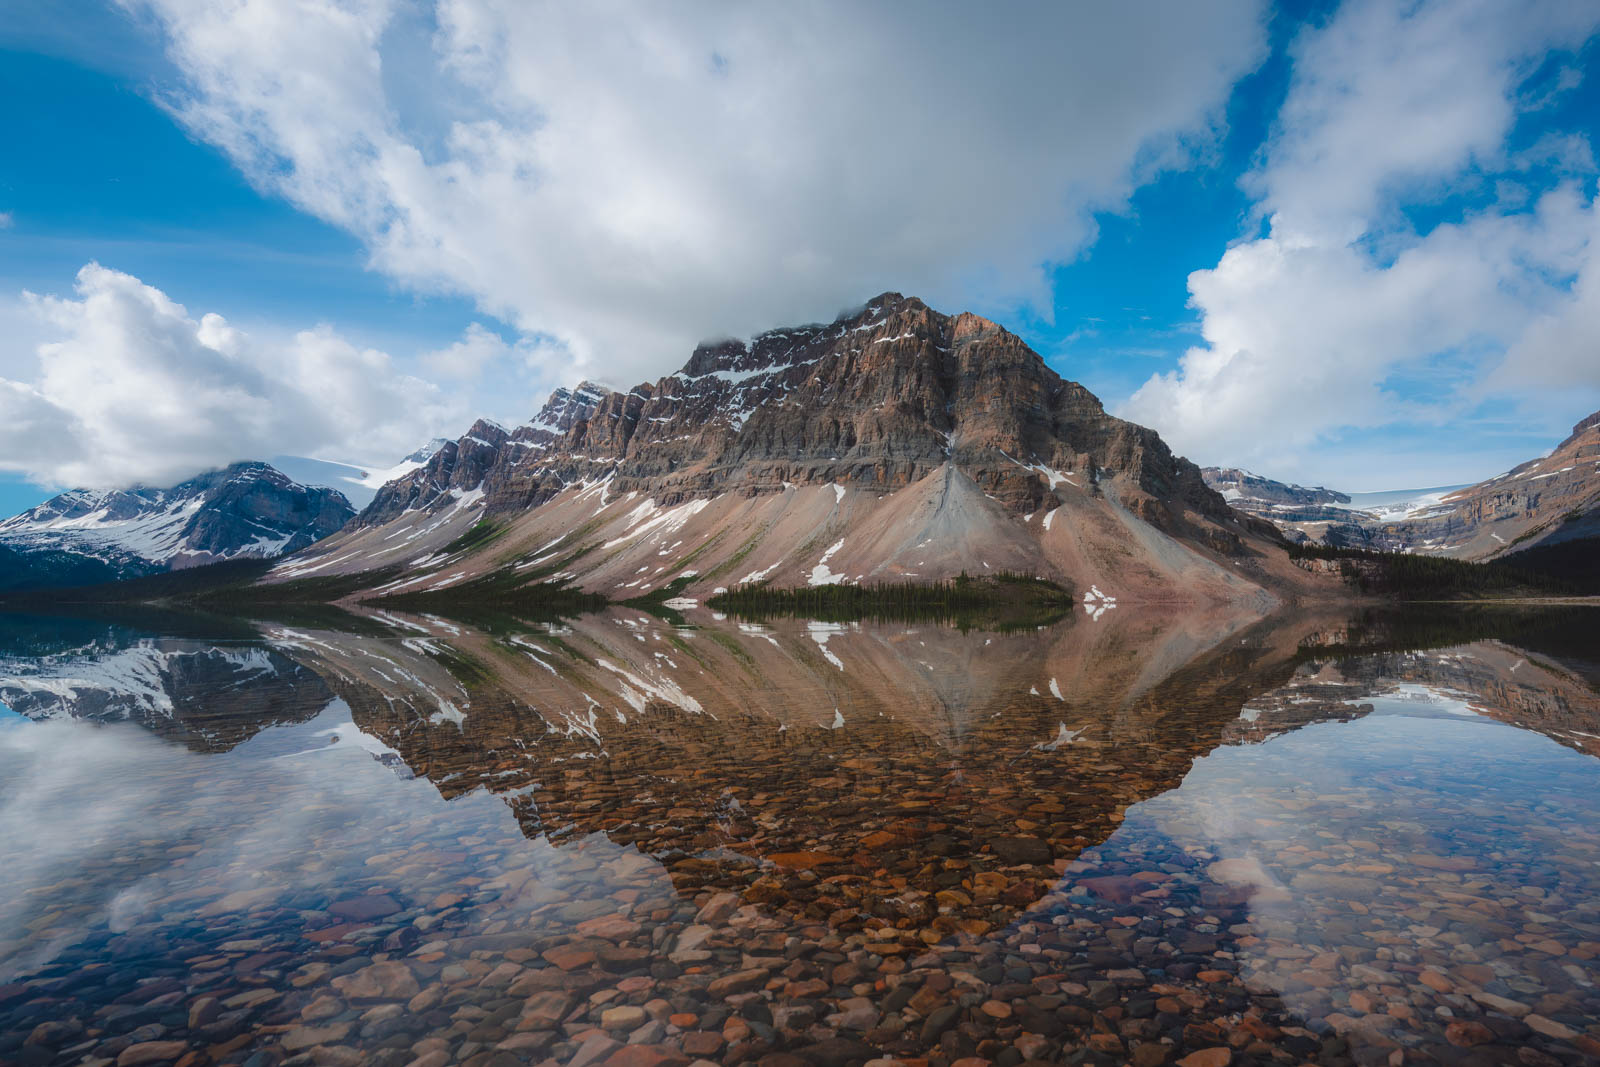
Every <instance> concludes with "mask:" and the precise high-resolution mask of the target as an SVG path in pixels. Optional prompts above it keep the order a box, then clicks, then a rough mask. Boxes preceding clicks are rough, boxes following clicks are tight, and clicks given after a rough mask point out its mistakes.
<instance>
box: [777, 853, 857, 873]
mask: <svg viewBox="0 0 1600 1067" xmlns="http://www.w3.org/2000/svg"><path fill="white" fill-rule="evenodd" d="M767 859H769V860H771V861H772V862H773V863H775V864H777V865H778V866H779V867H788V868H790V869H792V870H809V869H810V868H812V867H828V866H832V865H833V864H837V863H843V862H844V860H842V859H840V858H839V857H838V856H835V855H832V854H831V853H828V852H774V853H773V854H772V855H770V856H768V857H767Z"/></svg>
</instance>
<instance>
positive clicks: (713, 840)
mask: <svg viewBox="0 0 1600 1067" xmlns="http://www.w3.org/2000/svg"><path fill="white" fill-rule="evenodd" d="M1591 620H1595V621H1600V615H1595V616H1591V615H1589V614H1588V613H1587V612H1585V611H1583V610H1581V609H1580V610H1569V611H1566V612H1564V613H1561V614H1559V615H1550V614H1545V615H1531V614H1522V615H1517V616H1504V615H1485V614H1484V613H1477V614H1475V615H1472V616H1470V617H1469V616H1466V615H1462V616H1460V617H1449V616H1433V617H1428V618H1425V619H1420V620H1419V619H1416V618H1407V617H1392V618H1391V617H1382V616H1380V617H1372V616H1366V617H1361V618H1356V619H1350V618H1346V617H1344V616H1342V615H1337V614H1335V615H1329V616H1310V615H1303V614H1302V615H1284V616H1278V617H1274V618H1270V619H1267V620H1264V621H1263V620H1255V619H1250V618H1238V617H1227V616H1218V615H1211V616H1182V615H1178V616H1174V615H1172V614H1170V613H1153V612H1152V613H1140V612H1138V611H1136V610H1133V609H1131V608H1127V607H1123V608H1119V609H1117V610H1116V611H1112V612H1103V613H1101V615H1100V616H1099V617H1097V618H1093V619H1091V618H1088V617H1082V616H1080V617H1079V618H1078V619H1076V620H1074V621H1073V622H1071V623H1069V624H1064V625H1062V626H1058V627H1052V628H1050V629H1045V630H1028V631H1025V632H1019V633H983V632H976V631H975V632H970V633H962V632H960V631H959V630H954V629H949V628H944V627H938V626H904V625H868V624H859V625H854V624H824V623H806V622H803V621H782V622H772V623H768V624H753V623H740V622H739V621H737V620H728V619H715V618H712V617H711V616H710V615H709V614H706V613H703V612H692V613H691V617H690V618H689V619H688V620H687V621H688V623H689V625H687V626H675V625H672V624H669V623H668V622H665V621H662V620H659V619H656V618H653V617H651V616H649V615H646V614H643V613H641V612H637V611H617V612H612V613H609V614H606V615H600V616H591V617H588V618H585V619H580V620H575V621H573V622H571V623H568V624H563V625H559V626H548V625H532V624H527V625H521V624H516V623H514V622H511V621H509V620H504V619H499V620H492V621H490V622H487V623H482V624H480V625H479V626H477V627H474V626H470V625H467V624H465V623H461V622H455V621H450V620H444V619H436V618H430V617H426V616H397V615H388V616H372V617H367V618H362V619H349V620H345V623H347V624H344V623H342V624H341V625H340V626H337V627H335V626H331V625H328V624H327V620H319V623H318V625H317V626H315V627H313V626H310V625H275V624H271V623H265V624H260V625H259V626H258V627H250V626H243V625H239V624H228V625H226V626H223V625H221V624H219V623H218V622H217V621H215V620H199V621H194V622H189V623H185V624H183V625H181V626H180V625H175V624H174V622H173V620H171V619H163V620H160V621H159V622H158V623H150V622H148V621H138V620H135V621H132V622H129V621H123V622H115V623H113V622H94V621H75V620H61V619H11V620H0V703H3V704H4V705H5V706H7V707H9V708H10V709H12V711H13V712H14V714H12V715H10V716H5V715H0V839H3V841H4V846H5V847H4V850H3V853H0V854H3V855H4V856H5V857H6V862H5V864H4V865H3V866H0V1061H3V1062H7V1063H11V1062H15V1063H22V1064H31V1063H39V1064H46V1063H63V1064H65V1063H83V1062H90V1063H113V1062H114V1063H119V1064H123V1065H132V1064H138V1063H166V1062H180V1061H181V1062H184V1063H186V1064H204V1063H215V1064H226V1063H237V1064H252V1065H264V1064H276V1063H285V1062H294V1063H306V1064H313V1063H315V1064H330V1063H336V1064H343V1063H379V1064H410V1063H413V1062H418V1063H421V1064H426V1065H429V1067H442V1065H444V1064H448V1063H472V1064H500V1063H508V1064H509V1063H524V1062H532V1063H538V1062H545V1061H548V1062H552V1063H579V1064H582V1063H616V1064H650V1063H670V1062H678V1063H685V1062H689V1061H692V1060H697V1059H700V1060H708V1061H711V1062H716V1063H738V1062H751V1063H755V1062H761V1063H767V1064H771V1065H774V1067H777V1065H782V1064H789V1063H793V1064H800V1063H819V1064H820V1063H840V1064H847V1063H859V1062H866V1061H868V1060H872V1059H890V1060H892V1059H898V1060H904V1061H928V1062H937V1063H952V1062H955V1061H957V1060H961V1059H968V1058H973V1057H976V1058H977V1060H978V1061H985V1060H986V1061H992V1062H995V1063H1000V1064H1014V1063H1021V1062H1024V1061H1045V1062H1093V1063H1125V1062H1133V1063H1139V1064H1160V1063H1166V1062H1184V1063H1187V1064H1210V1063H1228V1062H1232V1063H1274V1062H1281V1063H1304V1062H1325V1063H1348V1062H1356V1063H1363V1064H1367V1063H1528V1064H1544V1063H1580V1062H1587V1061H1590V1060H1592V1059H1594V1058H1596V1057H1600V990H1597V988H1596V985H1595V983H1596V980H1597V978H1600V967H1597V966H1596V963H1595V956H1596V953H1600V818H1597V816H1600V761H1597V757H1600V693H1597V691H1596V688H1595V684H1594V679H1595V673H1594V665H1593V663H1592V652H1591V653H1588V654H1586V653H1585V650H1586V649H1592V648H1593V647H1594V643H1593V642H1590V641H1588V640H1587V638H1586V635H1590V634H1594V633H1595V632H1596V630H1597V627H1596V626H1595V622H1594V621H1591ZM208 633H209V634H211V636H207V635H208Z"/></svg>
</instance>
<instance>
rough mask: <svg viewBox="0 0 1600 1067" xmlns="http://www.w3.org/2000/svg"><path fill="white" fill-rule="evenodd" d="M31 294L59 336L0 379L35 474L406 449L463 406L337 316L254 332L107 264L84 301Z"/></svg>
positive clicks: (119, 474) (92, 272) (125, 471)
mask: <svg viewBox="0 0 1600 1067" xmlns="http://www.w3.org/2000/svg"><path fill="white" fill-rule="evenodd" d="M26 302H27V305H28V307H29V309H30V310H31V312H32V313H33V315H34V316H35V318H36V320H37V325H38V326H39V327H40V328H41V329H42V330H44V331H45V334H46V335H47V336H49V337H51V338H53V339H52V340H49V341H47V342H45V343H43V344H41V345H39V346H38V350H37V366H36V370H35V371H34V373H32V374H31V375H29V376H27V377H26V378H25V379H24V380H18V379H12V378H6V377H0V470H4V471H10V472H14V473H19V474H22V475H25V476H26V477H28V478H29V479H31V480H33V481H35V482H38V483H39V484H43V485H57V486H82V487H88V488H104V487H115V486H125V485H130V484H134V483H144V484H150V485H170V484H172V483H174V482H177V481H179V480H181V479H183V478H185V477H188V476H190V475H193V474H196V473H198V472H199V471H201V470H205V469H207V468H210V467H216V466H220V465H223V464H226V463H229V462H232V461H235V460H241V459H261V458H263V457H266V456H272V455H278V454H285V453H286V454H293V455H317V454H319V453H329V454H332V455H337V456H346V457H358V458H362V459H383V458H384V457H398V456H402V455H404V454H405V453H406V452H408V451H410V450H411V449H412V448H415V447H416V446H417V444H418V443H420V442H422V441H426V440H427V439H428V438H429V437H430V436H432V435H433V434H435V433H436V432H438V431H440V430H441V429H444V428H446V427H458V426H459V424H460V423H461V421H462V419H463V417H464V415H465V413H464V411H463V410H462V406H461V404H460V401H459V400H458V399H451V398H448V397H446V396H444V395H443V394H442V393H441V392H440V390H439V389H438V388H437V387H436V386H434V385H432V384H430V383H429V382H426V381H424V380H422V379H421V378H418V377H415V376H412V375H410V374H407V373H404V372H403V371H402V370H401V369H400V368H398V367H397V366H396V365H395V362H394V361H393V360H392V359H391V358H390V357H389V356H388V355H387V354H385V353H383V352H380V351H377V350H375V349H371V348H362V347H359V346H357V345H355V344H352V343H351V342H350V341H349V340H347V339H346V338H344V337H342V336H341V335H340V334H339V333H338V332H336V331H335V330H334V329H333V328H332V327H329V326H325V325H324V326H317V327H315V328H313V329H308V330H302V331H300V332H298V333H295V334H293V335H292V336H290V337H288V338H286V339H284V340H282V341H273V340H263V339H256V338H252V337H250V336H248V335H246V334H245V333H243V332H241V331H239V330H238V329H235V328H234V327H233V326H230V325H229V324H228V322H227V320H226V319H224V318H223V317H222V316H221V315H217V314H205V315H201V316H200V317H199V318H198V319H196V318H194V317H192V316H191V315H190V313H189V312H188V311H187V310H186V309H185V308H184V307H183V305H181V304H178V303H175V302H174V301H173V300H172V299H171V298H169V297H168V296H167V294H165V293H163V292H162V291H161V290H159V289H156V288H154V287H152V286H149V285H146V284H144V283H143V282H141V281H140V280H139V279H138V278H135V277H133V276H131V275H128V274H123V273H121V272H119V271H115V270H110V269H108V268H106V267H102V266H100V265H99V264H97V263H91V264H89V265H88V266H86V267H84V268H83V269H82V270H81V271H79V272H78V276H77V284H76V297H75V298H74V297H57V296H38V295H35V294H31V293H30V294H26ZM468 340H469V341H470V340H471V338H470V336H469V338H468ZM390 462H392V459H391V460H390Z"/></svg>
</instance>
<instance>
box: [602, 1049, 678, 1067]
mask: <svg viewBox="0 0 1600 1067" xmlns="http://www.w3.org/2000/svg"><path fill="white" fill-rule="evenodd" d="M688 1062H689V1058H688V1057H687V1056H684V1055H682V1054H681V1053H679V1052H677V1051H676V1050H674V1049H670V1048H666V1047H665V1046H662V1045H623V1046H622V1047H621V1048H619V1049H617V1051H615V1052H613V1053H612V1054H611V1055H610V1056H609V1057H608V1058H607V1059H606V1061H605V1065H606V1067H682V1065H683V1064H687V1063H688Z"/></svg>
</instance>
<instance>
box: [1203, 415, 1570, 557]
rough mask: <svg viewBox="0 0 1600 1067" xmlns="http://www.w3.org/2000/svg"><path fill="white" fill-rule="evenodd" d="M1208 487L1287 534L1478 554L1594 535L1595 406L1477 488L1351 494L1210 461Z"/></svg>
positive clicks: (1367, 545)
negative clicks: (1543, 452) (1559, 437)
mask: <svg viewBox="0 0 1600 1067" xmlns="http://www.w3.org/2000/svg"><path fill="white" fill-rule="evenodd" d="M1203 473H1204V475H1205V478H1206V484H1207V485H1210V486H1211V487H1213V488H1215V489H1217V490H1219V491H1221V492H1222V493H1223V495H1224V496H1226V497H1227V498H1228V501H1229V503H1231V504H1232V505H1233V506H1234V507H1235V508H1237V509H1238V510H1240V511H1245V512H1248V513H1250V514H1252V515H1256V516H1259V517H1260V518H1263V519H1266V520H1268V521H1270V522H1272V523H1274V524H1275V525H1277V526H1278V527H1279V528H1280V529H1281V530H1282V531H1283V533H1284V535H1285V536H1287V537H1288V538H1290V539H1291V540H1297V541H1299V540H1306V541H1315V542H1320V543H1324V544H1330V545H1336V546H1340V547H1356V548H1374V549H1382V550H1385V551H1390V552H1420V553H1425V554H1429V555H1442V556H1453V557H1456V558H1459V559H1468V560H1486V559H1493V558H1496V557H1500V556H1505V555H1509V554H1511V553H1514V552H1517V551H1523V550H1527V549H1532V548H1547V549H1550V548H1555V547H1556V546H1560V545H1567V544H1570V543H1571V542H1575V541H1579V540H1583V539H1587V538H1595V537H1600V412H1596V413H1595V414H1593V415H1590V416H1589V417H1588V418H1586V419H1583V420H1582V421H1580V422H1579V423H1578V424H1577V425H1576V426H1574V427H1573V428H1572V433H1571V435H1570V436H1568V437H1567V439H1566V440H1565V441H1562V442H1561V443H1560V444H1559V445H1557V446H1556V447H1555V449H1554V450H1552V451H1551V452H1550V454H1549V455H1547V456H1543V457H1541V458H1539V459H1534V460H1529V461H1528V462H1526V463H1523V464H1520V465H1518V466H1516V467H1513V468H1512V469H1511V470H1509V471H1507V472H1505V473H1504V474H1500V475H1496V476H1495V477H1493V478H1490V479H1488V480H1487V481H1482V482H1478V483H1477V484H1475V485H1465V486H1443V487H1440V488H1436V489H1419V490H1414V491H1408V492H1395V493H1362V494H1355V495H1353V496H1351V495H1347V494H1344V493H1338V492H1334V491H1332V490H1327V489H1320V488H1319V489H1303V488H1302V487H1300V486H1297V485H1285V484H1283V483H1282V482H1274V481H1272V480H1270V479H1267V478H1261V477H1259V476H1256V475H1251V474H1248V473H1247V472H1243V471H1237V470H1230V469H1222V468H1216V467H1208V468H1206V470H1205V471H1204V472H1203Z"/></svg>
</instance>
